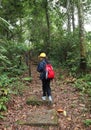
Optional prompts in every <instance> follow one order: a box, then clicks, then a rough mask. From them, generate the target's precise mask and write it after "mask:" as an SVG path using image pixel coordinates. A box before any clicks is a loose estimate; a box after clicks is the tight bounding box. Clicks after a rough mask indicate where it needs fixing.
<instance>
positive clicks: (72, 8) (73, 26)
mask: <svg viewBox="0 0 91 130" xmlns="http://www.w3.org/2000/svg"><path fill="white" fill-rule="evenodd" d="M74 7H75V6H74V0H71V13H72V28H73V32H74V31H75V18H74Z"/></svg>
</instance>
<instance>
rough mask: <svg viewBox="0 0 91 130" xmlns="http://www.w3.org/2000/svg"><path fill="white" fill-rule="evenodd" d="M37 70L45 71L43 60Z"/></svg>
mask: <svg viewBox="0 0 91 130" xmlns="http://www.w3.org/2000/svg"><path fill="white" fill-rule="evenodd" d="M37 71H38V72H43V71H44V64H43V62H40V63H39V64H38V67H37Z"/></svg>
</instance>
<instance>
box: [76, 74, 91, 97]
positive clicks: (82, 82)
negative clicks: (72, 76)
mask: <svg viewBox="0 0 91 130" xmlns="http://www.w3.org/2000/svg"><path fill="white" fill-rule="evenodd" d="M74 86H75V87H76V89H78V90H80V91H81V92H83V93H87V94H88V95H89V96H91V75H90V74H86V75H83V76H82V77H79V78H78V79H77V80H76V81H75V83H74Z"/></svg>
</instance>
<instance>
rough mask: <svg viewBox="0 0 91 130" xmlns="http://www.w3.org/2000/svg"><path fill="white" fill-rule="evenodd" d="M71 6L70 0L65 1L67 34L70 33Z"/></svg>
mask: <svg viewBox="0 0 91 130" xmlns="http://www.w3.org/2000/svg"><path fill="white" fill-rule="evenodd" d="M70 7H71V4H70V0H67V16H68V26H67V29H68V33H70V32H71V8H70Z"/></svg>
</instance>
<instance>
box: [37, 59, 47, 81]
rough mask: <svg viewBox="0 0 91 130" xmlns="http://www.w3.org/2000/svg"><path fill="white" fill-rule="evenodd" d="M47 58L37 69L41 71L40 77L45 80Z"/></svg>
mask: <svg viewBox="0 0 91 130" xmlns="http://www.w3.org/2000/svg"><path fill="white" fill-rule="evenodd" d="M46 63H47V62H46V60H45V59H43V60H42V61H41V62H40V63H39V64H38V66H37V71H38V72H40V79H41V80H43V79H45V65H46Z"/></svg>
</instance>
